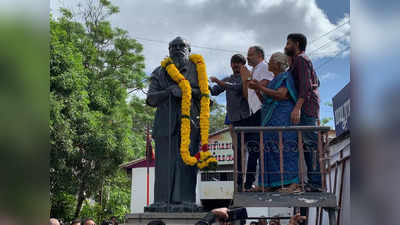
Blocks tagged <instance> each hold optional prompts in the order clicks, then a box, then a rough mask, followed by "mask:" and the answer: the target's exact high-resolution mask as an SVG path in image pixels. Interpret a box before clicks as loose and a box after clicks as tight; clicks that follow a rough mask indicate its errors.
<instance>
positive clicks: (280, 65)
mask: <svg viewBox="0 0 400 225" xmlns="http://www.w3.org/2000/svg"><path fill="white" fill-rule="evenodd" d="M287 68H288V58H287V56H286V55H285V54H283V53H281V52H276V53H274V54H272V56H271V58H270V59H269V62H268V70H269V71H271V72H272V73H273V74H274V79H273V80H272V81H271V82H269V83H268V85H267V86H263V85H262V84H261V83H260V82H257V81H255V80H252V81H250V82H249V88H252V89H254V90H256V91H257V92H260V93H261V94H262V96H263V106H262V114H261V121H262V122H261V126H268V127H273V126H290V125H292V124H291V122H290V113H291V112H292V110H293V107H294V105H295V103H296V101H297V97H296V96H297V94H296V89H295V86H294V81H293V78H292V76H291V75H290V73H289V72H287V71H286V70H287ZM278 143H279V135H278V132H276V131H274V132H273V131H266V132H264V183H263V184H262V183H261V182H262V179H261V173H260V176H259V179H258V184H259V186H258V187H256V188H255V189H253V191H262V190H263V189H264V191H267V192H269V191H274V190H276V189H278V188H279V187H281V185H282V182H281V174H280V151H279V147H278ZM283 146H284V148H283V170H284V173H283V185H284V188H283V189H279V191H284V192H287V191H288V192H294V191H297V190H298V185H297V184H298V182H299V176H298V159H299V155H298V152H297V134H296V132H293V131H287V132H283ZM260 160H261V159H260Z"/></svg>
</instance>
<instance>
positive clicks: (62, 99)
mask: <svg viewBox="0 0 400 225" xmlns="http://www.w3.org/2000/svg"><path fill="white" fill-rule="evenodd" d="M88 4H89V5H88V6H87V7H86V8H85V9H83V11H82V12H81V14H79V15H74V14H73V13H71V11H69V10H67V9H60V11H61V13H62V16H61V17H60V18H57V19H54V18H53V17H52V16H51V18H50V121H49V128H50V200H51V216H53V217H56V218H61V219H63V220H64V221H69V220H70V219H71V218H74V217H78V216H79V214H80V210H81V207H82V205H83V206H84V207H83V210H84V212H85V214H87V215H85V216H90V217H94V216H98V218H104V216H109V215H111V214H110V213H114V214H116V215H118V216H120V215H123V214H125V213H126V212H127V209H129V191H130V189H129V185H126V184H127V183H129V182H127V178H126V177H125V178H124V176H123V175H121V174H118V170H119V165H120V164H121V163H123V162H124V161H127V160H131V159H133V158H135V157H138V156H142V155H143V152H144V146H145V145H144V143H145V139H144V132H143V130H144V125H145V124H146V123H147V122H148V121H150V120H151V119H152V118H151V116H150V115H153V114H149V113H150V112H151V111H149V109H147V108H143V106H144V101H143V100H140V99H138V98H133V99H132V101H131V103H130V104H128V103H127V101H126V99H127V97H128V93H127V90H128V89H142V88H144V87H145V85H146V82H144V80H145V74H144V72H143V70H144V57H143V56H142V55H141V51H142V46H141V45H140V44H139V43H138V42H136V40H134V39H131V38H129V36H128V33H127V32H126V31H124V30H122V29H119V28H114V27H112V26H111V25H110V22H109V21H107V18H108V17H109V16H111V15H112V14H115V13H117V12H118V7H116V6H113V5H112V4H111V3H110V1H107V0H100V1H94V0H93V1H89V3H88ZM79 16H81V17H79ZM80 18H82V19H83V20H82V19H80ZM133 127H134V129H132V128H133ZM137 127H143V129H138V130H135V129H137ZM125 176H126V175H125ZM121 184H123V185H122V186H121ZM118 185H120V186H118ZM99 193H100V194H99ZM104 193H107V196H110V197H109V198H108V197H107V198H104V197H102V198H99V197H98V196H99V195H100V196H102V195H104ZM127 195H128V196H127ZM72 196H73V197H72ZM88 199H94V201H95V203H94V207H91V206H90V205H88V204H84V203H85V202H86V201H87V200H88ZM99 199H102V201H101V202H99ZM104 199H107V200H104ZM98 205H100V206H101V207H100V210H101V211H102V213H99V212H98V209H97V208H96V207H98ZM107 207H109V208H107ZM71 209H73V211H74V212H72V211H71ZM104 210H106V211H104ZM105 212H107V213H105ZM108 212H110V213H108ZM91 213H94V214H91Z"/></svg>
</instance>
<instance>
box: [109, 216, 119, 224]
mask: <svg viewBox="0 0 400 225" xmlns="http://www.w3.org/2000/svg"><path fill="white" fill-rule="evenodd" d="M110 220H111V222H112V224H113V225H116V224H118V222H117V217H115V216H112V217H111V218H110Z"/></svg>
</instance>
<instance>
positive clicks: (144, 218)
mask: <svg viewBox="0 0 400 225" xmlns="http://www.w3.org/2000/svg"><path fill="white" fill-rule="evenodd" d="M206 215H207V213H206V212H193V213H189V212H181V213H156V212H146V213H135V214H128V215H126V219H127V223H125V225H147V224H148V223H149V222H150V221H153V220H162V221H163V222H164V223H165V224H167V225H194V224H195V223H196V222H197V221H199V220H200V219H201V218H203V217H205V216H206Z"/></svg>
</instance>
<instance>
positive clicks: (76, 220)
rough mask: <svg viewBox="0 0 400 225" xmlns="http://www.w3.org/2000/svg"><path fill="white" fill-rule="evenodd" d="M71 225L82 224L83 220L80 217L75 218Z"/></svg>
mask: <svg viewBox="0 0 400 225" xmlns="http://www.w3.org/2000/svg"><path fill="white" fill-rule="evenodd" d="M71 225H81V220H80V219H74V220H73V221H72V223H71Z"/></svg>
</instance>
